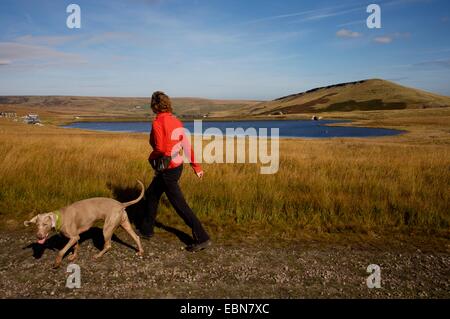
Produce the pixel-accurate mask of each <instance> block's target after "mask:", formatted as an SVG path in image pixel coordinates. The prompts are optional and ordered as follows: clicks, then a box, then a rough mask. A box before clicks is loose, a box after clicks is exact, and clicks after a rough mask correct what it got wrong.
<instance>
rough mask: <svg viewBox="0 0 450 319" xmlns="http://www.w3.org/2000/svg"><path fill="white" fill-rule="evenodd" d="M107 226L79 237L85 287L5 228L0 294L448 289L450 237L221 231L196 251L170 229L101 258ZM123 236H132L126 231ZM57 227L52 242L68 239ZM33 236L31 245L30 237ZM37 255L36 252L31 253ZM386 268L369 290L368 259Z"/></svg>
mask: <svg viewBox="0 0 450 319" xmlns="http://www.w3.org/2000/svg"><path fill="white" fill-rule="evenodd" d="M100 233H101V230H100V229H94V230H92V231H91V232H90V233H89V234H88V235H87V236H86V238H87V239H86V240H85V241H84V242H82V243H81V251H80V257H79V259H78V260H77V261H76V263H77V264H78V265H79V266H80V267H81V288H80V289H69V288H66V287H65V284H66V278H67V276H68V273H66V267H67V265H68V263H69V262H68V261H67V258H65V259H64V261H63V265H62V267H61V268H59V269H57V270H52V269H51V264H52V262H53V260H54V257H55V254H56V251H55V250H51V249H46V250H45V251H42V249H41V248H42V247H40V246H38V245H37V244H32V243H33V240H34V235H33V232H32V231H31V230H26V231H22V232H0V246H1V250H0V276H1V278H2V279H1V281H0V297H1V298H84V297H88V298H117V297H120V298H329V297H331V298H343V297H350V298H361V297H368V298H430V297H432V298H449V297H450V246H449V245H448V242H446V241H444V242H443V243H444V244H442V242H441V244H439V245H436V244H433V245H430V244H423V243H422V244H420V245H418V244H413V243H410V242H409V243H407V242H404V241H401V240H393V241H392V242H391V243H390V244H388V245H387V244H376V243H375V244H374V243H373V242H372V243H370V244H368V243H367V244H366V243H361V242H359V243H356V242H354V243H353V244H343V243H340V244H335V243H334V244H331V243H324V242H313V241H310V240H304V241H296V242H282V243H278V244H277V245H276V246H275V245H273V244H271V242H270V241H268V240H265V241H255V240H246V241H244V242H233V241H231V240H228V241H223V242H222V241H221V240H216V241H215V244H214V246H213V247H212V248H211V249H209V250H207V251H203V252H200V253H196V254H192V253H188V252H186V251H184V250H182V249H181V247H183V243H182V242H180V241H179V239H178V238H177V237H175V236H173V235H170V234H168V233H163V232H160V233H157V235H156V236H155V238H153V239H152V240H151V241H143V244H144V248H145V249H146V254H145V257H143V258H138V257H136V256H135V255H134V251H133V250H132V249H131V248H130V247H127V245H124V244H123V243H120V242H117V241H116V242H113V249H112V250H111V251H110V252H108V254H107V255H105V256H104V258H103V259H102V261H100V262H95V261H93V260H92V256H93V255H94V254H95V253H96V252H97V251H98V250H97V248H96V246H99V245H101V240H98V238H97V237H98V236H99V235H100ZM117 237H118V238H120V239H122V240H124V241H125V242H127V243H130V244H131V243H132V241H131V240H130V238H128V237H127V235H126V234H125V233H121V232H118V233H117ZM63 243H64V242H63V240H61V239H60V238H59V237H58V236H55V237H53V238H51V239H50V241H49V245H50V246H53V247H58V245H61V244H63ZM30 244H32V245H30ZM33 255H34V256H33ZM369 264H378V265H379V266H380V267H381V280H382V281H381V285H382V288H381V289H368V288H367V286H366V278H367V276H368V275H369V274H368V273H366V268H367V266H368V265H369Z"/></svg>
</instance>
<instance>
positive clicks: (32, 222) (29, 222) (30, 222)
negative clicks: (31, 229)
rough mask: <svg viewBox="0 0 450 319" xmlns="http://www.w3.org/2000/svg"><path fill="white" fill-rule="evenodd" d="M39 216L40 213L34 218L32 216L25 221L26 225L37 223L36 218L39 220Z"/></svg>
mask: <svg viewBox="0 0 450 319" xmlns="http://www.w3.org/2000/svg"><path fill="white" fill-rule="evenodd" d="M38 216H39V215H36V216H34V217H33V218H31V219H30V220H26V221H24V222H23V224H24V225H25V227H28V226H30V224H36V220H37V218H38Z"/></svg>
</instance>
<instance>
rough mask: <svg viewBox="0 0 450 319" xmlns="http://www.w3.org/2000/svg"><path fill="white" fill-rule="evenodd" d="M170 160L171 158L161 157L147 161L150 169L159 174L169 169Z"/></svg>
mask: <svg viewBox="0 0 450 319" xmlns="http://www.w3.org/2000/svg"><path fill="white" fill-rule="evenodd" d="M171 160H172V157H171V156H161V157H158V158H156V159H152V160H149V162H150V165H151V166H152V168H153V169H154V170H155V171H156V172H157V173H161V172H162V171H164V170H166V169H167V168H168V167H169V164H170V161H171Z"/></svg>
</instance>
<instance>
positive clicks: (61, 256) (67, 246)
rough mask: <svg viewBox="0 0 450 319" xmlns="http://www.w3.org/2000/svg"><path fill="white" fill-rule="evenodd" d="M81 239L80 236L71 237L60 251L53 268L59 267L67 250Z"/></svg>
mask: <svg viewBox="0 0 450 319" xmlns="http://www.w3.org/2000/svg"><path fill="white" fill-rule="evenodd" d="M79 239H80V236H76V237H70V240H69V242H68V243H67V245H66V246H65V247H64V248H63V249H61V250H60V251H59V252H58V255H57V256H56V260H55V263H54V264H53V268H58V267H59V266H60V265H61V262H62V259H63V257H64V255H65V254H66V252H67V251H68V250H69V249H70V247H72V246H73V245H75V244H76V243H77V242H78V240H79Z"/></svg>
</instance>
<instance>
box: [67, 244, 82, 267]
mask: <svg viewBox="0 0 450 319" xmlns="http://www.w3.org/2000/svg"><path fill="white" fill-rule="evenodd" d="M79 250H80V244H79V243H78V242H77V243H76V244H75V248H74V251H73V253H72V254H71V255H70V256H69V257H67V260H69V261H70V262H72V261H74V260H75V259H77V257H78V251H79Z"/></svg>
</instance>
